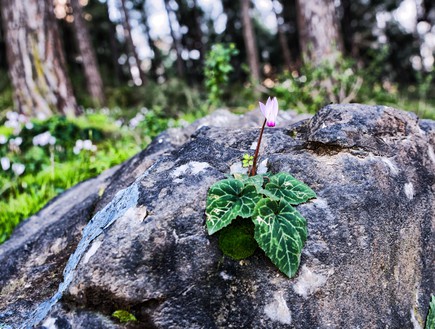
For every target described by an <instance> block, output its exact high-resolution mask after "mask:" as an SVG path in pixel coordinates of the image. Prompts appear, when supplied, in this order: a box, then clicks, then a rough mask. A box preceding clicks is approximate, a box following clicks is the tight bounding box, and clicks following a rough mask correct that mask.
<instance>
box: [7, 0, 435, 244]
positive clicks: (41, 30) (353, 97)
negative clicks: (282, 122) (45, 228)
mask: <svg viewBox="0 0 435 329" xmlns="http://www.w3.org/2000/svg"><path fill="white" fill-rule="evenodd" d="M0 11H1V12H0V13H1V15H0V21H1V22H0V159H1V162H0V165H1V166H0V242H1V241H4V240H5V239H6V238H7V237H8V236H9V234H10V233H11V232H12V230H13V228H14V227H15V226H16V225H17V224H18V223H19V222H20V221H21V220H22V219H24V218H26V217H28V216H29V215H31V214H32V213H34V212H35V211H37V210H38V209H40V208H41V207H42V206H43V205H44V204H45V203H46V202H47V201H48V200H49V199H50V198H52V197H53V196H55V195H57V194H58V193H61V192H62V191H64V190H65V189H67V188H69V187H71V186H73V185H74V184H76V183H77V182H80V181H82V180H84V179H87V178H89V177H92V176H95V175H97V174H98V173H100V172H102V171H103V170H105V169H107V168H109V167H111V166H113V165H115V164H118V163H120V162H122V161H124V160H126V159H127V158H129V157H131V156H132V155H134V154H135V153H137V152H139V151H140V150H141V149H143V147H145V146H146V145H147V144H149V142H150V141H151V139H152V138H154V137H155V136H157V135H158V133H160V132H161V131H162V130H164V129H166V128H168V127H173V126H180V125H185V124H187V123H188V122H191V121H193V120H194V119H196V118H199V117H201V116H204V115H206V114H207V113H209V112H210V111H212V110H214V109H216V108H219V107H228V108H230V109H231V110H233V111H235V112H237V113H241V112H244V111H247V110H250V109H253V108H255V107H256V106H257V104H258V101H259V100H263V101H264V100H265V98H267V97H268V96H277V97H278V100H279V102H280V108H281V109H292V110H295V111H298V112H310V113H314V112H315V111H316V110H318V109H319V108H320V107H322V106H323V105H326V104H329V103H349V102H361V103H367V104H382V105H391V106H394V107H397V108H400V109H404V110H408V111H413V112H415V113H417V114H418V115H419V116H420V117H423V118H435V84H434V79H433V77H434V74H435V73H434V70H433V66H434V54H435V25H434V22H435V4H434V2H433V1H432V0H107V1H104V0H1V1H0ZM278 124H279V123H278Z"/></svg>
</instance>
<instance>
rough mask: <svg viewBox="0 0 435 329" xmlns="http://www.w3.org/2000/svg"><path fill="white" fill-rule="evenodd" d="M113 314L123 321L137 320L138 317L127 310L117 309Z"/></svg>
mask: <svg viewBox="0 0 435 329" xmlns="http://www.w3.org/2000/svg"><path fill="white" fill-rule="evenodd" d="M112 316H113V317H114V318H116V319H118V321H119V322H121V323H127V322H136V321H137V319H136V317H135V316H134V315H133V314H131V313H130V312H128V311H126V310H117V311H115V312H113V313H112Z"/></svg>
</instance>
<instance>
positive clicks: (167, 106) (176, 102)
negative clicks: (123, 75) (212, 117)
mask: <svg viewBox="0 0 435 329" xmlns="http://www.w3.org/2000/svg"><path fill="white" fill-rule="evenodd" d="M107 94H108V95H107V103H108V106H109V107H110V108H114V107H120V108H123V109H126V108H137V107H145V108H148V109H153V111H155V110H156V109H160V110H159V111H160V114H161V115H162V116H164V117H165V118H168V117H180V116H181V115H183V114H186V113H192V112H193V113H195V112H197V111H198V110H202V102H201V94H200V92H199V90H198V89H197V88H195V87H192V86H189V85H188V84H187V83H186V82H184V81H183V80H180V79H175V78H172V79H170V80H167V81H165V82H164V83H162V84H159V83H155V82H152V81H150V82H149V83H147V85H146V86H143V87H130V86H123V87H118V88H112V89H109V90H108V91H107Z"/></svg>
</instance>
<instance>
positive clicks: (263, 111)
mask: <svg viewBox="0 0 435 329" xmlns="http://www.w3.org/2000/svg"><path fill="white" fill-rule="evenodd" d="M258 104H260V110H261V113H263V115H264V117H267V115H266V113H267V111H266V105H264V104H263V103H262V102H258Z"/></svg>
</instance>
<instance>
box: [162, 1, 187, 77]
mask: <svg viewBox="0 0 435 329" xmlns="http://www.w3.org/2000/svg"><path fill="white" fill-rule="evenodd" d="M164 2H165V8H166V13H167V15H168V21H169V30H170V32H171V37H172V41H173V43H172V47H173V48H174V49H175V52H176V54H177V59H176V62H177V73H178V77H179V78H184V63H183V58H182V57H181V51H182V48H183V47H182V45H181V42H180V39H179V38H177V36H176V35H175V31H174V26H173V25H172V17H171V16H172V15H171V14H173V15H175V14H174V13H173V10H172V8H171V5H170V4H169V0H164Z"/></svg>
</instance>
